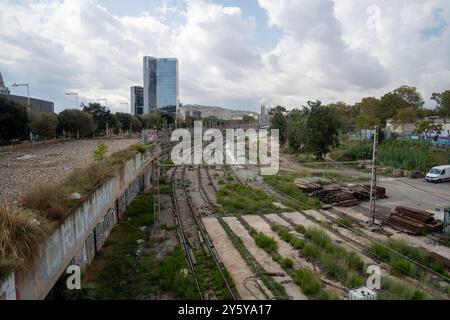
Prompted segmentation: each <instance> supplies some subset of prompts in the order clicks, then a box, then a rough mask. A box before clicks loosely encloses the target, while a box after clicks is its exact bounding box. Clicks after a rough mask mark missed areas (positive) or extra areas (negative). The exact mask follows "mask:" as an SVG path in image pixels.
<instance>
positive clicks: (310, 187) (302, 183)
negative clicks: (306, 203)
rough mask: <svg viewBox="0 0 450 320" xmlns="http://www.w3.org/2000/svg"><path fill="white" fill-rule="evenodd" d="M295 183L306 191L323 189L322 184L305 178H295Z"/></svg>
mask: <svg viewBox="0 0 450 320" xmlns="http://www.w3.org/2000/svg"><path fill="white" fill-rule="evenodd" d="M294 185H296V186H297V187H298V188H299V189H300V190H301V191H302V192H304V193H308V194H309V193H312V192H314V191H319V190H322V186H321V185H319V184H317V183H312V182H308V181H305V180H303V179H298V178H297V179H294Z"/></svg>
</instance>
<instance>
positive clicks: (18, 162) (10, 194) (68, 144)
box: [0, 138, 139, 203]
mask: <svg viewBox="0 0 450 320" xmlns="http://www.w3.org/2000/svg"><path fill="white" fill-rule="evenodd" d="M138 141H139V139H135V138H131V139H127V138H111V139H109V138H108V139H107V138H102V139H81V140H68V141H65V142H59V143H55V144H47V145H37V146H34V147H32V148H27V149H16V150H11V151H2V152H0V185H1V188H0V203H2V202H6V203H14V202H15V201H18V200H19V199H20V197H21V195H22V194H23V193H24V192H26V190H28V189H29V188H31V187H33V186H34V185H35V184H37V183H51V182H56V181H60V180H62V179H63V178H64V177H66V176H67V175H68V174H69V173H70V172H72V170H73V169H75V168H79V167H83V166H86V165H88V164H89V163H92V162H93V161H94V158H93V154H94V150H95V148H96V147H97V145H98V144H99V143H104V144H106V145H107V146H108V154H111V153H114V152H116V151H119V150H122V149H126V148H127V147H128V146H130V145H133V144H135V143H137V142H138Z"/></svg>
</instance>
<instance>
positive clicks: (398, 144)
mask: <svg viewBox="0 0 450 320" xmlns="http://www.w3.org/2000/svg"><path fill="white" fill-rule="evenodd" d="M431 158H432V156H431V152H430V147H429V145H428V144H426V143H424V142H422V141H412V140H403V141H397V140H387V141H384V142H383V143H382V144H381V146H380V152H379V161H380V163H381V164H382V165H383V166H387V167H393V168H397V169H403V170H421V171H426V170H428V167H429V163H430V161H431Z"/></svg>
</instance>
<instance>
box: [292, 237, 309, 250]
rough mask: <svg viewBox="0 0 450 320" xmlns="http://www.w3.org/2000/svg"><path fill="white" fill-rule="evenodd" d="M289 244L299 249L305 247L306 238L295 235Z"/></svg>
mask: <svg viewBox="0 0 450 320" xmlns="http://www.w3.org/2000/svg"><path fill="white" fill-rule="evenodd" d="M289 244H290V245H291V246H293V247H294V248H295V249H297V250H299V249H303V248H304V247H305V240H303V239H299V238H296V237H293V238H292V239H291V241H289Z"/></svg>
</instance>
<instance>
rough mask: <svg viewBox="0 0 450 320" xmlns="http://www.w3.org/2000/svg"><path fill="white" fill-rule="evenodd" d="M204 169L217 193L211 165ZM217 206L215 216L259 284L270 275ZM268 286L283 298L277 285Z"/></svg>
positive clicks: (277, 295)
mask: <svg viewBox="0 0 450 320" xmlns="http://www.w3.org/2000/svg"><path fill="white" fill-rule="evenodd" d="M204 169H205V172H206V174H207V178H208V181H209V184H208V185H210V186H211V187H212V188H213V190H214V193H215V194H217V192H218V188H217V186H216V185H215V183H214V180H213V179H212V177H211V173H210V172H209V167H208V166H205V167H204ZM200 171H201V167H199V172H200ZM232 171H233V170H232ZM233 173H234V172H233ZM199 177H200V175H199ZM236 179H238V181H239V183H242V182H241V181H240V179H239V177H238V176H236ZM199 181H200V182H201V181H202V180H199ZM201 189H203V190H204V189H205V188H204V186H202V185H201ZM210 204H211V205H214V204H213V203H210ZM215 207H216V208H217V210H218V211H219V214H214V217H215V218H216V219H217V220H218V221H219V222H220V224H221V225H222V227H223V228H224V229H225V230H228V235H229V237H230V239H231V240H232V242H233V243H234V245H235V247H236V249H237V250H238V251H239V252H240V253H241V255H242V257H243V258H244V260H245V261H246V262H247V264H248V265H249V266H250V267H251V268H252V269H253V272H254V275H253V276H251V277H249V278H248V279H247V280H250V279H253V281H255V283H256V284H257V285H258V286H259V283H258V281H257V280H258V279H261V277H267V276H268V274H267V272H266V271H265V270H264V269H263V268H262V267H261V265H259V263H258V262H257V260H256V259H255V258H254V257H253V256H252V255H251V254H250V253H249V252H248V251H247V249H246V248H245V246H244V245H243V244H242V242H241V240H240V238H239V237H238V236H237V235H236V234H234V232H233V231H232V230H231V229H230V228H229V226H228V224H227V223H226V222H225V220H224V219H223V218H222V217H223V216H228V214H227V213H226V212H225V211H224V210H223V209H222V207H220V206H218V205H216V206H215ZM231 216H235V217H237V218H238V219H240V217H239V216H237V215H231ZM267 287H268V288H269V290H270V291H271V292H272V294H273V295H274V298H275V299H283V298H281V294H280V292H279V291H278V290H277V289H276V288H275V287H273V286H270V285H268V286H267ZM247 289H248V290H249V291H250V289H249V288H247ZM260 290H261V292H264V289H263V288H261V287H260Z"/></svg>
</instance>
